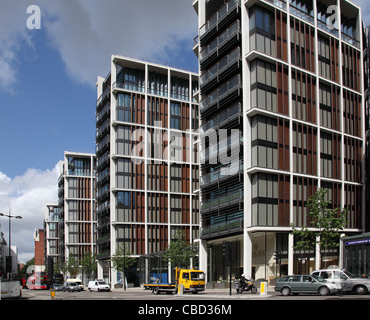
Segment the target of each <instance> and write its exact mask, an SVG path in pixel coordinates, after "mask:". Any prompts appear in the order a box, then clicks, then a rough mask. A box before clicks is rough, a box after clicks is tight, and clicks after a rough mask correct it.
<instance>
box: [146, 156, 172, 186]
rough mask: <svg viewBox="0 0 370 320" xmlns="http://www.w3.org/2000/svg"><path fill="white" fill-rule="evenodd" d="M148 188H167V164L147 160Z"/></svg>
mask: <svg viewBox="0 0 370 320" xmlns="http://www.w3.org/2000/svg"><path fill="white" fill-rule="evenodd" d="M147 172H148V189H149V190H155V191H167V190H168V164H167V163H165V162H162V163H159V164H158V161H148V165H147Z"/></svg>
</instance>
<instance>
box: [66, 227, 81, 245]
mask: <svg viewBox="0 0 370 320" xmlns="http://www.w3.org/2000/svg"><path fill="white" fill-rule="evenodd" d="M78 234H79V232H78V223H69V224H68V242H69V243H78V242H79V241H78Z"/></svg>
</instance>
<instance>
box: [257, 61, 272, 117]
mask: <svg viewBox="0 0 370 320" xmlns="http://www.w3.org/2000/svg"><path fill="white" fill-rule="evenodd" d="M276 80H277V77H276V66H275V65H272V64H270V63H266V62H263V61H260V60H255V61H253V62H252V63H251V108H255V107H257V108H261V109H266V110H269V111H273V112H277V111H278V109H277V83H276Z"/></svg>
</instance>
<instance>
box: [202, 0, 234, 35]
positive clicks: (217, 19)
mask: <svg viewBox="0 0 370 320" xmlns="http://www.w3.org/2000/svg"><path fill="white" fill-rule="evenodd" d="M238 5H239V0H231V1H229V2H228V3H226V4H225V5H224V6H223V7H222V8H221V9H220V10H219V11H218V12H216V13H215V14H214V16H213V17H212V18H211V19H209V20H208V21H207V22H206V23H205V24H204V25H203V26H202V27H201V28H200V30H199V35H200V37H202V36H203V35H204V34H205V33H206V32H208V31H209V30H211V29H213V28H215V27H216V26H217V25H218V24H220V23H221V22H222V20H223V19H224V18H226V17H227V15H228V14H229V13H230V12H232V11H233V10H234V9H235V8H236V7H237V6H238Z"/></svg>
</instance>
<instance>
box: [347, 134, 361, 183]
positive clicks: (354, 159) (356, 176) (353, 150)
mask: <svg viewBox="0 0 370 320" xmlns="http://www.w3.org/2000/svg"><path fill="white" fill-rule="evenodd" d="M362 158H363V155H362V141H360V140H358V139H353V138H349V137H344V179H345V180H346V181H353V182H357V183H361V182H362Z"/></svg>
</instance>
